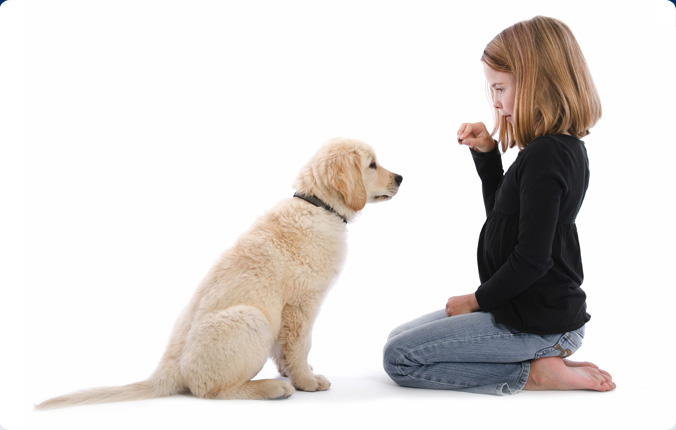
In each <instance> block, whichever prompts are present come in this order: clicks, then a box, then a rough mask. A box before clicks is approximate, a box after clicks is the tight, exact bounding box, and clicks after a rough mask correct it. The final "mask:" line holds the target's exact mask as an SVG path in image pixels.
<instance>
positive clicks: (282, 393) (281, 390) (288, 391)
mask: <svg viewBox="0 0 676 430" xmlns="http://www.w3.org/2000/svg"><path fill="white" fill-rule="evenodd" d="M275 382H277V384H276V385H275V386H274V388H273V389H272V390H270V392H269V395H268V399H270V400H280V399H286V398H288V397H290V396H291V395H292V394H293V393H295V392H296V390H295V389H294V388H293V386H291V384H289V383H288V382H286V381H275Z"/></svg>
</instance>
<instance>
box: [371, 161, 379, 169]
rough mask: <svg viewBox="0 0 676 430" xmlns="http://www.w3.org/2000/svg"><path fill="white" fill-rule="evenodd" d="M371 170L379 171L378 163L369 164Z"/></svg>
mask: <svg viewBox="0 0 676 430" xmlns="http://www.w3.org/2000/svg"><path fill="white" fill-rule="evenodd" d="M369 168H371V169H377V168H378V166H377V165H376V162H375V161H374V162H373V163H371V164H369Z"/></svg>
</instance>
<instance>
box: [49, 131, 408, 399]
mask: <svg viewBox="0 0 676 430" xmlns="http://www.w3.org/2000/svg"><path fill="white" fill-rule="evenodd" d="M401 182H402V177H401V176H400V175H397V174H394V173H392V172H390V171H388V170H386V169H384V168H383V167H382V166H380V165H379V164H378V162H377V160H376V157H375V154H374V152H373V150H372V149H371V147H369V146H368V145H366V144H365V143H363V142H360V141H357V140H351V139H342V138H338V139H333V140H330V141H329V142H327V144H326V145H325V146H323V147H322V148H321V149H320V150H319V152H318V153H317V154H316V155H315V156H314V157H313V158H312V159H311V160H310V161H309V162H308V163H307V165H306V166H305V167H304V168H303V169H302V171H301V172H300V175H299V176H298V178H297V180H296V182H295V184H294V186H295V187H296V190H297V191H296V194H295V195H294V196H293V197H292V198H288V199H286V200H283V201H281V202H280V203H278V204H277V205H276V206H275V207H274V208H273V209H271V210H270V211H268V212H267V213H266V214H264V215H263V216H262V217H261V218H260V219H258V221H257V222H256V223H255V224H254V225H253V226H252V227H251V229H250V230H249V231H248V232H247V233H245V234H244V235H242V236H241V237H240V238H239V239H238V241H237V242H236V243H235V245H234V246H233V247H232V248H230V249H229V250H227V251H225V252H224V253H223V255H222V256H221V257H220V258H219V259H218V260H217V261H216V263H215V264H214V266H213V267H212V268H211V270H210V271H209V272H208V273H207V275H206V277H205V278H204V280H203V281H202V282H201V284H200V285H199V286H198V288H197V290H196V292H195V294H194V296H193V298H192V300H191V301H190V303H189V304H188V306H187V308H186V309H185V310H184V311H183V314H182V315H181V316H180V317H179V319H178V321H177V322H176V324H175V326H174V330H173V332H172V334H171V337H170V339H169V344H168V346H167V349H166V351H165V353H164V356H163V358H162V360H161V361H160V364H159V365H158V367H157V369H156V370H155V372H154V373H153V374H152V375H151V376H150V378H148V379H147V380H145V381H142V382H137V383H134V384H130V385H125V386H121V387H106V388H94V389H90V390H84V391H80V392H77V393H74V394H69V395H64V396H61V397H55V398H53V399H50V400H46V401H45V402H43V403H41V404H39V405H37V406H36V407H37V408H38V409H43V408H54V407H63V406H72V405H82V404H89V403H101V402H113V401H124V400H138V399H149V398H155V397H162V396H170V395H173V394H177V393H181V392H190V393H192V394H193V395H194V396H197V397H203V398H214V399H281V398H286V397H289V396H290V395H291V394H293V392H294V391H295V389H298V390H302V391H323V390H326V389H328V388H329V386H330V382H329V381H328V379H326V378H325V377H324V376H322V375H317V374H315V373H313V371H312V368H311V367H310V366H309V365H308V363H307V356H308V353H309V351H310V342H311V339H310V337H311V331H312V325H313V323H314V321H315V318H316V316H317V312H318V311H319V307H320V304H321V302H322V299H323V298H324V296H325V294H326V292H327V290H328V288H329V286H330V285H331V283H332V282H333V280H334V279H335V278H336V276H337V275H338V273H339V271H340V270H341V267H342V265H343V261H344V259H345V255H346V224H347V222H349V221H350V220H352V219H353V218H354V217H355V215H356V213H357V212H358V211H360V210H361V209H363V208H364V206H365V205H366V203H370V202H378V201H384V200H389V199H391V198H392V197H393V196H394V195H395V194H397V191H398V190H399V186H400V185H401ZM270 356H272V358H273V359H274V361H275V362H276V364H277V367H278V369H279V371H280V373H281V374H282V375H284V376H288V379H289V381H290V382H291V383H289V382H287V381H286V380H282V379H262V380H252V378H254V377H255V376H256V375H257V374H258V373H259V371H260V370H261V369H262V368H263V365H264V364H265V362H266V361H267V359H268V358H269V357H270ZM294 387H295V388H294Z"/></svg>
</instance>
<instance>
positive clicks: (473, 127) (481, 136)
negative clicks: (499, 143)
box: [458, 122, 495, 152]
mask: <svg viewBox="0 0 676 430" xmlns="http://www.w3.org/2000/svg"><path fill="white" fill-rule="evenodd" d="M458 143H459V144H461V145H467V146H469V147H470V148H472V149H473V150H474V151H476V152H490V151H492V150H493V149H494V148H495V141H494V140H493V138H492V137H491V135H490V133H488V130H487V129H486V126H485V125H484V123H483V122H475V123H471V124H470V123H464V124H462V125H460V129H458Z"/></svg>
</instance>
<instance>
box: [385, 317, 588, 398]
mask: <svg viewBox="0 0 676 430" xmlns="http://www.w3.org/2000/svg"><path fill="white" fill-rule="evenodd" d="M583 337H584V327H582V328H580V329H578V330H575V331H571V332H567V333H562V334H554V335H536V334H529V333H522V332H518V331H515V330H512V329H510V328H509V327H506V326H504V325H502V324H496V323H495V322H494V321H493V317H492V316H491V314H490V313H486V312H475V313H471V314H465V315H458V316H453V317H446V313H445V311H443V310H441V311H438V312H434V313H431V314H428V315H425V316H422V317H420V318H418V319H415V320H413V321H411V322H409V323H407V324H403V325H401V326H399V327H397V328H396V329H394V330H393V331H392V333H391V334H390V336H389V338H388V341H387V344H386V345H385V350H384V358H383V365H384V367H385V372H387V374H388V375H389V376H390V378H392V379H393V380H394V382H396V383H397V384H399V385H401V386H404V387H413V388H429V389H439V390H456V391H466V392H473V393H484V394H497V395H504V394H515V393H517V392H519V391H521V390H522V389H523V387H524V385H526V380H527V379H528V374H529V372H530V360H533V359H537V358H542V357H563V358H565V357H568V356H570V355H571V354H573V353H574V352H575V351H576V350H577V349H578V348H579V347H580V346H581V345H582V339H583Z"/></svg>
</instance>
